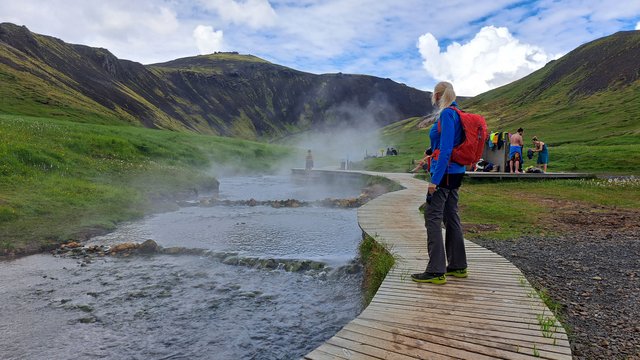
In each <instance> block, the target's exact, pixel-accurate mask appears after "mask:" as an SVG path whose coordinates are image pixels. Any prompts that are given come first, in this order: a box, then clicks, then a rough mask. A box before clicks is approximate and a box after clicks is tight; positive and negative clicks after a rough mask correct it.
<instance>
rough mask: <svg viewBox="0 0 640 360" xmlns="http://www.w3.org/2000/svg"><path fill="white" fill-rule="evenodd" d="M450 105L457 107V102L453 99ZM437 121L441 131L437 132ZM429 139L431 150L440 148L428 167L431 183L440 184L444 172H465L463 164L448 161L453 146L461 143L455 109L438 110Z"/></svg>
mask: <svg viewBox="0 0 640 360" xmlns="http://www.w3.org/2000/svg"><path fill="white" fill-rule="evenodd" d="M451 106H455V107H458V104H456V102H455V101H454V102H453V103H451ZM438 122H440V129H441V132H438ZM429 139H431V151H434V150H436V149H440V155H439V157H438V160H435V159H434V160H431V168H430V169H429V171H430V172H431V183H433V184H436V185H440V182H441V181H442V179H443V178H444V175H445V174H461V173H464V172H465V170H466V169H465V166H464V165H460V164H457V163H454V162H450V161H449V159H451V152H452V151H453V148H454V147H455V146H456V145H459V144H460V143H462V140H463V133H462V124H460V116H458V113H457V112H456V111H455V110H453V109H449V108H446V109H444V110H442V111H441V112H440V117H439V118H438V121H436V122H435V124H433V126H432V127H431V131H430V132H429ZM447 165H448V166H447Z"/></svg>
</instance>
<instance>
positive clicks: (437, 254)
mask: <svg viewBox="0 0 640 360" xmlns="http://www.w3.org/2000/svg"><path fill="white" fill-rule="evenodd" d="M455 100H456V93H455V92H454V90H453V86H452V85H451V84H450V83H448V82H444V81H443V82H440V83H438V84H437V85H436V87H435V89H434V90H433V95H432V96H431V102H432V103H433V105H434V107H435V108H436V111H437V115H436V119H437V121H436V123H435V124H433V126H432V127H431V131H430V132H429V138H430V139H431V151H432V154H433V155H432V157H431V168H430V169H429V170H430V172H431V182H430V183H429V186H428V189H427V206H426V207H425V212H424V219H425V227H426V228H427V251H428V253H429V263H428V264H427V268H426V270H425V271H424V272H422V273H417V274H413V275H411V280H413V281H415V282H420V283H432V284H445V283H446V282H447V278H446V275H452V276H454V277H459V278H464V277H467V255H466V252H465V248H464V239H463V236H462V225H461V224H460V216H459V215H458V188H459V187H460V185H461V184H462V177H463V176H464V173H465V170H466V169H465V166H464V165H460V164H457V163H454V162H451V161H449V159H450V158H451V152H452V151H453V148H454V147H455V146H456V145H459V144H460V143H461V142H462V140H463V130H462V125H461V123H460V117H459V116H458V113H457V112H456V111H455V110H454V109H451V108H450V107H452V106H455V107H457V106H458V104H456V101H455ZM438 123H440V131H438V130H439V129H438ZM443 222H444V225H445V233H446V234H445V238H444V241H443V239H442V223H443ZM447 263H448V264H447Z"/></svg>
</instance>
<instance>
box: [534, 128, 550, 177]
mask: <svg viewBox="0 0 640 360" xmlns="http://www.w3.org/2000/svg"><path fill="white" fill-rule="evenodd" d="M532 140H533V146H534V148H533V149H531V150H532V151H533V152H537V153H538V161H537V162H536V164H538V165H540V166H542V171H544V172H547V164H548V163H549V148H548V147H547V144H545V143H543V142H542V141H540V140H538V137H537V136H534V137H533V139H532Z"/></svg>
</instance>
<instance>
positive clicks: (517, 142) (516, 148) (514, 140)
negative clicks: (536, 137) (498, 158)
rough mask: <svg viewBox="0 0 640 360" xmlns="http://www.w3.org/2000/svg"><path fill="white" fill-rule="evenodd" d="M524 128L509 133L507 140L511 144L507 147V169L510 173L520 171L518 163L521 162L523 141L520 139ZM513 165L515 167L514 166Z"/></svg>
mask: <svg viewBox="0 0 640 360" xmlns="http://www.w3.org/2000/svg"><path fill="white" fill-rule="evenodd" d="M523 133H524V130H523V129H522V128H519V129H518V132H516V133H515V134H513V135H511V137H510V138H509V141H510V142H511V146H510V147H509V169H510V170H511V172H512V173H520V165H521V164H522V147H523V146H524V142H523V141H522V134H523ZM514 165H515V168H514Z"/></svg>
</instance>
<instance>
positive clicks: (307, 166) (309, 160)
mask: <svg viewBox="0 0 640 360" xmlns="http://www.w3.org/2000/svg"><path fill="white" fill-rule="evenodd" d="M304 169H305V170H307V171H309V170H311V169H313V155H311V149H309V150H307V156H306V158H305V165H304Z"/></svg>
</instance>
